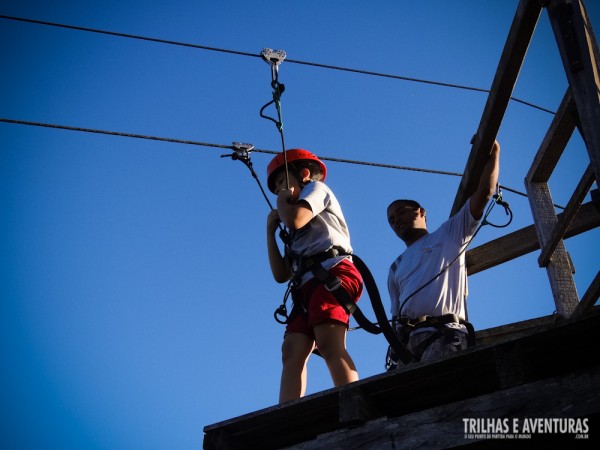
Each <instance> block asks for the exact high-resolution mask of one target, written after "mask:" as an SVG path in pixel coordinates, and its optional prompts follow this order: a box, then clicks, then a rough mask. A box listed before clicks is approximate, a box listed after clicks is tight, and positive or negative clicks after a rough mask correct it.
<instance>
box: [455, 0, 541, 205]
mask: <svg viewBox="0 0 600 450" xmlns="http://www.w3.org/2000/svg"><path fill="white" fill-rule="evenodd" d="M542 3H543V2H542V1H541V0H521V1H520V2H519V5H518V7H517V11H516V13H515V17H514V19H513V22H512V25H511V27H510V31H509V34H508V38H507V40H506V43H505V45H504V50H503V51H502V55H501V57H500V62H499V63H498V68H497V70H496V75H495V77H494V81H493V83H492V89H491V91H490V94H489V96H488V99H487V102H486V105H485V108H484V111H483V115H482V117H481V121H480V123H479V128H478V129H477V133H476V135H475V136H474V138H473V140H472V142H471V144H472V147H471V153H470V155H469V159H468V160H467V164H466V167H465V170H464V172H463V177H462V179H461V182H460V186H459V188H458V192H457V194H456V198H455V199H454V204H453V205H452V210H451V212H450V216H452V215H454V214H456V213H457V212H458V210H459V209H460V208H461V207H462V205H464V204H465V202H466V201H467V199H468V198H469V197H470V196H471V194H473V192H475V189H477V185H478V183H479V179H480V177H481V173H482V172H483V167H484V165H485V162H486V161H487V159H488V155H489V153H490V151H491V149H492V145H493V144H494V140H495V139H496V136H497V135H498V130H499V129H500V124H501V123H502V119H503V118H504V113H505V112H506V108H507V107H508V103H509V101H510V97H511V95H512V92H513V89H514V87H515V84H516V82H517V78H518V76H519V72H520V70H521V66H522V65H523V60H524V59H525V55H526V54H527V49H528V48H529V43H530V42H531V38H532V36H533V32H534V30H535V27H536V25H537V22H538V19H539V17H540V13H541V11H542V6H543V5H542Z"/></svg>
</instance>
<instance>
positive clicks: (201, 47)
mask: <svg viewBox="0 0 600 450" xmlns="http://www.w3.org/2000/svg"><path fill="white" fill-rule="evenodd" d="M0 19H6V20H14V21H18V22H26V23H33V24H37V25H47V26H52V27H58V28H66V29H70V30H77V31H86V32H89V33H98V34H105V35H108V36H117V37H124V38H128V39H137V40H142V41H148V42H156V43H159V44H168V45H178V46H181V47H189V48H195V49H199V50H209V51H214V52H221V53H229V54H233V55H239V56H251V57H253V58H261V55H257V54H255V53H249V52H242V51H237V50H229V49H224V48H217V47H209V46H206V45H199V44H191V43H188V42H180V41H172V40H168V39H160V38H153V37H148V36H140V35H135V34H128V33H120V32H116V31H108V30H99V29H96V28H88V27H80V26H75V25H66V24H61V23H55V22H46V21H43V20H35V19H26V18H23V17H13V16H6V15H0ZM286 61H287V62H290V63H293V64H301V65H305V66H312V67H320V68H322V69H331V70H339V71H343V72H352V73H358V74H362V75H371V76H376V77H383V78H391V79H396V80H402V81H411V82H414V83H422V84H430V85H434V86H441V87H448V88H453V89H462V90H467V91H475V92H484V93H490V92H491V90H490V89H483V88H478V87H472V86H465V85H460V84H453V83H445V82H442V81H433V80H426V79H422V78H413V77H407V76H402V75H393V74H387V73H381V72H374V71H370V70H361V69H352V68H348V67H340V66H333V65H330V64H321V63H314V62H309V61H300V60H297V59H287V60H286ZM510 99H511V100H513V101H515V102H517V103H521V104H523V105H525V106H529V107H531V108H534V109H538V110H540V111H544V112H547V113H549V114H553V115H554V114H556V112H554V111H552V110H550V109H546V108H543V107H541V106H538V105H535V104H533V103H530V102H527V101H525V100H521V99H519V98H516V97H510Z"/></svg>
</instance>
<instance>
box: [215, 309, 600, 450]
mask: <svg viewBox="0 0 600 450" xmlns="http://www.w3.org/2000/svg"><path fill="white" fill-rule="evenodd" d="M599 343H600V311H599V310H598V308H597V307H596V308H594V309H593V310H592V311H591V312H590V313H588V314H586V315H585V316H583V317H580V318H579V319H577V320H565V319H562V320H561V319H558V318H557V317H556V316H549V317H544V318H540V319H535V320H531V321H526V322H520V323H518V324H511V325H507V326H504V327H498V328H495V329H490V330H483V331H481V332H479V333H478V345H477V346H476V347H475V348H473V349H470V350H467V351H465V352H463V353H461V354H459V355H458V356H455V357H452V358H448V359H445V360H442V361H439V362H435V363H430V364H423V363H418V364H414V365H412V366H409V367H408V368H404V369H401V370H398V371H394V372H387V373H383V374H381V375H377V376H373V377H370V378H366V379H364V380H361V381H357V382H355V383H352V384H349V385H347V386H344V387H342V388H334V389H330V390H327V391H323V392H320V393H317V394H314V395H311V396H307V397H305V398H302V399H300V400H296V401H293V402H289V403H286V404H284V405H277V406H273V407H270V408H266V409H263V410H260V411H256V412H253V413H251V414H247V415H244V416H240V417H237V418H234V419H230V420H226V421H224V422H220V423H216V424H214V425H209V426H206V427H205V428H204V432H205V437H204V448H205V449H207V450H213V449H220V450H222V449H265V450H266V449H279V448H293V449H325V448H326V449H336V448H339V449H348V448H360V449H378V450H379V449H395V448H417V447H418V448H428V449H429V448H451V447H454V446H460V445H475V446H485V445H486V444H489V443H491V441H478V440H477V439H465V436H464V423H463V419H464V418H486V417H489V418H492V419H498V418H511V419H512V418H526V417H559V418H560V417H562V418H566V417H574V418H577V417H580V418H584V417H588V418H591V419H593V420H596V419H598V418H599V417H600V370H599V369H600V352H599V351H598V344H599ZM595 432H596V434H599V433H600V430H595ZM555 437H556V436H555ZM598 437H600V436H598ZM570 438H571V439H573V438H572V436H570ZM497 443H498V442H496V444H497Z"/></svg>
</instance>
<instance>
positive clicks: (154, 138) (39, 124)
mask: <svg viewBox="0 0 600 450" xmlns="http://www.w3.org/2000/svg"><path fill="white" fill-rule="evenodd" d="M0 122H4V123H12V124H17V125H28V126H34V127H45V128H56V129H59V130H69V131H80V132H85V133H95V134H104V135H110V136H121V137H129V138H136V139H147V140H151V141H162V142H172V143H176V144H187V145H196V146H201V147H215V148H227V149H231V150H236V147H235V146H232V145H224V144H212V143H209V142H200V141H190V140H186V139H175V138H166V137H160V136H149V135H144V134H135V133H124V132H120V131H109V130H100V129H95V128H81V127H73V126H68V125H57V124H52V123H43V122H31V121H27V120H15V119H6V118H0ZM252 151H254V152H257V153H267V154H271V155H276V154H278V153H280V152H277V151H275V150H265V149H260V148H253V149H252ZM319 159H321V160H323V161H333V162H340V163H347V164H358V165H364V166H372V167H382V168H385V169H397V170H407V171H414V172H426V173H432V174H437V175H452V176H457V177H462V173H459V172H448V171H443V170H433V169H422V168H418V167H407V166H398V165H394V164H382V163H374V162H367V161H358V160H353V159H341V158H332V157H328V156H319ZM500 187H501V188H502V189H504V190H506V191H509V192H512V193H514V194H518V195H521V196H523V197H527V194H526V193H524V192H519V191H517V190H515V189H511V188H509V187H507V186H500ZM554 206H555V207H556V208H560V209H565V207H564V206H561V205H557V204H554Z"/></svg>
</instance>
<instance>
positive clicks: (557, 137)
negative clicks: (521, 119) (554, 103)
mask: <svg viewBox="0 0 600 450" xmlns="http://www.w3.org/2000/svg"><path fill="white" fill-rule="evenodd" d="M576 117H577V108H576V107H575V101H574V100H573V96H572V95H571V90H570V89H567V92H565V95H564V96H563V99H562V101H561V103H560V106H559V108H558V111H557V112H556V115H555V116H554V119H552V123H551V124H550V127H549V128H548V131H547V132H546V135H545V136H544V140H543V141H542V144H541V145H540V149H539V150H538V152H537V153H536V155H535V158H534V160H533V164H532V165H531V169H529V173H528V174H527V176H528V177H529V178H530V179H531V180H532V181H535V182H545V181H548V179H549V178H550V175H551V174H552V172H553V171H554V168H555V167H556V164H557V163H558V160H559V159H560V157H561V156H562V154H563V151H564V149H565V147H566V146H567V143H568V142H569V140H570V139H571V136H572V134H573V130H574V129H575V127H576V125H577V122H576Z"/></svg>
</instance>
